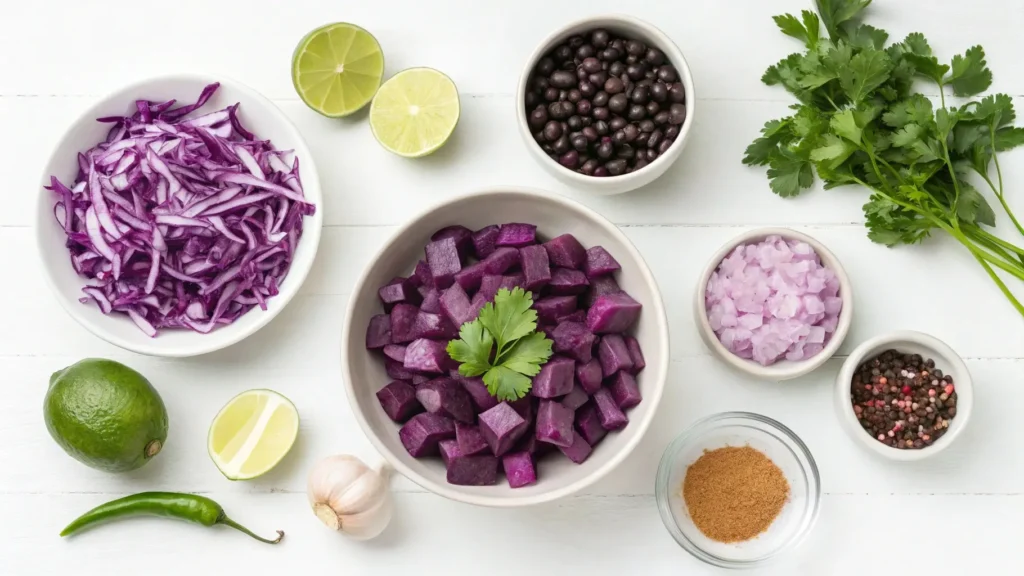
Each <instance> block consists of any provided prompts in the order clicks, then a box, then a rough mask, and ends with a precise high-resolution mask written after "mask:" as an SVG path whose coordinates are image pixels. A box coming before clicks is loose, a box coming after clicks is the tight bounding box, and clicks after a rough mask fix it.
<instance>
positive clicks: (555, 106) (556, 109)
mask: <svg viewBox="0 0 1024 576" xmlns="http://www.w3.org/2000/svg"><path fill="white" fill-rule="evenodd" d="M548 116H549V117H551V118H554V119H555V120H564V119H565V118H566V117H565V116H563V112H562V103H561V102H552V103H551V104H548Z"/></svg>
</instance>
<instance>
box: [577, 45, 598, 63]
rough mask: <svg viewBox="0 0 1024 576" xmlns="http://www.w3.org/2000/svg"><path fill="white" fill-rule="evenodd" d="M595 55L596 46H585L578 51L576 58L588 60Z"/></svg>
mask: <svg viewBox="0 0 1024 576" xmlns="http://www.w3.org/2000/svg"><path fill="white" fill-rule="evenodd" d="M593 55H594V46H593V45H592V44H584V45H582V46H580V47H579V48H577V49H576V58H577V59H578V60H586V59H587V58H590V57H592V56H593Z"/></svg>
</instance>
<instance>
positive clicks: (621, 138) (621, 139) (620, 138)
mask: <svg viewBox="0 0 1024 576" xmlns="http://www.w3.org/2000/svg"><path fill="white" fill-rule="evenodd" d="M612 142H614V143H615V144H616V145H621V144H625V143H626V133H625V132H624V131H622V130H619V131H617V132H615V133H614V134H612Z"/></svg>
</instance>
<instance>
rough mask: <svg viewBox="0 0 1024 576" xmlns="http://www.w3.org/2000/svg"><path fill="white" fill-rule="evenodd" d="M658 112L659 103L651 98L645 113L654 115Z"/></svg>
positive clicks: (659, 108) (659, 110)
mask: <svg viewBox="0 0 1024 576" xmlns="http://www.w3.org/2000/svg"><path fill="white" fill-rule="evenodd" d="M658 112H661V104H658V103H657V102H655V101H653V100H651V101H650V102H648V103H647V115H648V116H654V115H656V114H657V113H658Z"/></svg>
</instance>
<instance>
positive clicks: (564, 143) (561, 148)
mask: <svg viewBox="0 0 1024 576" xmlns="http://www.w3.org/2000/svg"><path fill="white" fill-rule="evenodd" d="M570 148H572V144H570V143H569V136H568V135H567V134H562V137H561V138H559V139H557V140H555V141H554V142H552V143H551V149H552V150H554V152H555V154H565V153H566V152H568V151H569V149H570Z"/></svg>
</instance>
